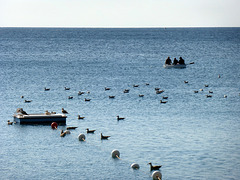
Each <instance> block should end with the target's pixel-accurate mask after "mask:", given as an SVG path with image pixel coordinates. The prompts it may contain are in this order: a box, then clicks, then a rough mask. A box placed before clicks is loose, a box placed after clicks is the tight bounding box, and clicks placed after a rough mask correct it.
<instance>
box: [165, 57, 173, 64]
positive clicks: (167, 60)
mask: <svg viewBox="0 0 240 180" xmlns="http://www.w3.org/2000/svg"><path fill="white" fill-rule="evenodd" d="M165 64H168V65H171V64H172V60H171V59H170V57H168V58H167V59H166V61H165Z"/></svg>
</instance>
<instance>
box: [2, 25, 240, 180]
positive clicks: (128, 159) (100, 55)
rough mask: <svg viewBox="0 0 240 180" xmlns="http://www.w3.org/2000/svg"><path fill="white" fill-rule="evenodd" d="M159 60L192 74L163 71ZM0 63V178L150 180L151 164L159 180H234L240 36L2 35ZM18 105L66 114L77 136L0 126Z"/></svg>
mask: <svg viewBox="0 0 240 180" xmlns="http://www.w3.org/2000/svg"><path fill="white" fill-rule="evenodd" d="M168 56H170V57H171V58H172V59H173V58H174V57H176V58H179V57H180V56H182V57H183V58H184V59H185V62H186V63H187V64H188V63H190V62H195V64H191V65H188V66H187V68H185V69H164V68H163V64H164V61H165V59H166V58H167V57H168ZM0 63H1V64H0V78H1V84H0V92H1V96H0V102H1V103H0V109H1V114H0V131H1V136H0V140H1V148H0V174H1V177H0V179H104V180H105V179H149V180H150V179H152V178H151V174H152V173H151V172H150V167H149V165H148V163H149V162H152V163H153V165H162V168H161V173H162V176H163V179H167V180H172V179H193V180H196V179H199V180H202V179H207V180H215V179H218V180H219V179H224V180H225V179H232V180H233V179H236V180H237V179H240V118H239V117H240V111H239V109H240V95H239V93H240V81H239V80H240V70H239V68H240V28H172V29H171V28H167V29H161V28H160V29H158V28H156V29H87V28H86V29H84V28H83V29H70V28H69V29H68V28H59V29H58V28H0ZM218 75H220V78H219V77H218ZM184 81H188V83H187V84H186V83H184ZM146 83H149V85H146ZM134 84H138V85H139V87H133V85H134ZM205 84H208V85H209V86H208V87H205ZM44 87H47V88H50V91H44ZM64 87H70V88H71V89H70V90H69V91H65V90H64ZM105 87H109V88H111V90H110V91H105V90H104V88H105ZM157 87H158V88H161V89H163V90H164V93H162V94H156V93H155V88H157ZM124 89H130V92H129V93H128V94H126V93H123V90H124ZM199 89H203V91H199V93H194V90H199ZM78 91H84V92H87V91H89V92H90V93H88V94H84V95H82V96H78V94H77V93H78ZM208 91H213V93H212V98H206V95H207V94H209V92H208ZM139 94H144V97H142V98H140V97H139ZM109 95H114V96H115V99H109V98H108V96H109ZM224 95H227V98H224ZM21 96H24V98H23V99H22V98H21ZM68 96H73V99H71V100H70V99H68ZM162 96H168V100H167V101H168V102H167V103H166V104H161V103H160V100H161V99H162ZM84 98H90V99H91V101H90V102H85V101H84ZM25 99H27V100H32V102H31V103H24V100H25ZM20 107H21V108H23V109H24V110H25V111H27V112H28V113H41V112H44V111H45V110H48V111H56V112H58V113H61V108H65V109H66V110H67V111H68V112H69V114H68V118H67V126H77V127H78V128H77V129H76V130H72V131H71V134H70V135H67V136H65V137H64V138H62V137H60V130H61V129H66V127H67V126H60V127H59V128H58V130H52V129H51V128H50V126H42V125H19V124H14V125H7V120H11V121H13V118H12V115H13V114H14V112H15V111H16V109H17V108H20ZM78 114H80V115H82V116H84V117H85V119H84V120H78V119H77V115H78ZM117 115H119V116H121V117H125V118H126V119H125V120H124V121H117V120H116V116H117ZM86 128H89V129H96V132H95V134H86V130H85V129H86ZM101 132H102V133H103V134H104V135H110V136H111V137H110V138H109V140H105V141H101V140H100V133H101ZM80 133H84V134H85V135H86V141H85V142H80V141H78V135H79V134H80ZM114 149H118V150H119V151H120V153H121V155H120V157H121V160H115V159H112V157H111V152H112V150H114ZM132 163H138V164H139V165H140V169H139V170H133V169H131V167H130V165H131V164H132Z"/></svg>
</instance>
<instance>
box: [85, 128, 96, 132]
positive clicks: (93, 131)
mask: <svg viewBox="0 0 240 180" xmlns="http://www.w3.org/2000/svg"><path fill="white" fill-rule="evenodd" d="M86 130H87V133H94V132H95V131H96V130H89V129H88V128H87V129H86Z"/></svg>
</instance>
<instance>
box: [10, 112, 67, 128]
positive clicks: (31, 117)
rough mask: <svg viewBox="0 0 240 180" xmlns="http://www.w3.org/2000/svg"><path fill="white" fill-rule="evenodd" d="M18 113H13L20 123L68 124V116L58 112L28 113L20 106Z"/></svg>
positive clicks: (15, 119) (16, 120)
mask: <svg viewBox="0 0 240 180" xmlns="http://www.w3.org/2000/svg"><path fill="white" fill-rule="evenodd" d="M16 112H17V113H16V114H14V115H13V118H14V121H15V122H16V123H20V124H51V123H52V122H56V123H59V124H62V125H65V124H66V118H67V116H66V115H65V114H57V113H56V112H48V111H46V112H45V113H35V114H28V113H26V112H25V111H23V109H22V108H18V109H17V111H16Z"/></svg>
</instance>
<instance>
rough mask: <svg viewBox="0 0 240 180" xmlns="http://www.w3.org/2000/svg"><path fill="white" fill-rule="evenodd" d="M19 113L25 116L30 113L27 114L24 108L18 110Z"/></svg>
mask: <svg viewBox="0 0 240 180" xmlns="http://www.w3.org/2000/svg"><path fill="white" fill-rule="evenodd" d="M17 113H21V114H23V115H28V113H26V111H24V110H23V108H18V109H17Z"/></svg>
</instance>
